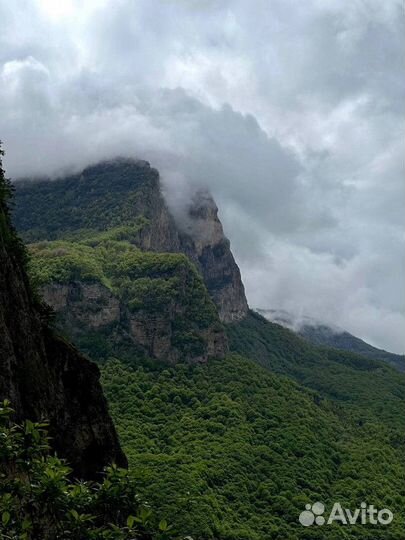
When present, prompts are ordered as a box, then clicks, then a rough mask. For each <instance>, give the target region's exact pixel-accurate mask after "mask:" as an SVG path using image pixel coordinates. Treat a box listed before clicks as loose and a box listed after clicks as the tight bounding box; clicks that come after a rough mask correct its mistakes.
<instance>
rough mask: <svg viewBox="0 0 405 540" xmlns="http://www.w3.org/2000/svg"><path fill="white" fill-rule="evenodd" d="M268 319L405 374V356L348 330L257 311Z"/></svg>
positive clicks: (313, 340) (315, 341)
mask: <svg viewBox="0 0 405 540" xmlns="http://www.w3.org/2000/svg"><path fill="white" fill-rule="evenodd" d="M256 311H257V312H258V313H260V314H261V315H263V316H264V317H265V318H266V319H268V320H270V321H272V322H275V323H278V324H281V326H285V327H286V328H289V329H290V330H293V331H294V332H295V333H296V334H298V335H299V336H301V337H303V338H305V339H307V340H308V341H310V342H311V343H313V344H315V345H321V346H322V345H323V346H326V347H332V348H335V349H339V350H343V351H350V352H353V353H357V354H361V355H362V356H364V357H366V358H371V359H374V360H382V361H384V362H387V363H388V364H390V365H391V366H393V367H395V368H396V369H398V370H399V371H402V372H405V356H404V355H400V354H395V353H391V352H388V351H386V350H384V349H379V348H378V347H374V346H373V345H370V344H369V343H367V342H366V341H364V340H363V339H361V338H358V337H356V336H354V335H353V334H351V333H350V332H347V331H346V330H344V329H342V328H339V327H333V326H331V325H327V324H324V323H322V322H321V321H318V320H316V319H314V318H312V317H303V318H302V319H301V320H300V321H299V323H298V324H297V323H296V322H295V318H294V317H293V315H292V314H291V313H289V312H287V311H284V310H271V309H270V310H269V309H259V308H258V309H256Z"/></svg>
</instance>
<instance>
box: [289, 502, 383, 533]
mask: <svg viewBox="0 0 405 540" xmlns="http://www.w3.org/2000/svg"><path fill="white" fill-rule="evenodd" d="M324 514H325V505H324V504H323V503H321V502H316V503H314V504H306V505H305V510H304V511H303V512H301V514H300V517H299V522H300V523H301V525H303V526H304V527H310V526H311V525H314V524H316V525H325V524H326V525H330V524H331V523H335V522H337V523H341V524H342V525H355V524H359V525H365V524H366V523H370V524H371V525H389V524H390V523H391V521H392V520H393V519H394V514H393V513H392V512H391V510H389V509H388V508H383V509H382V510H378V509H377V508H375V506H374V505H372V504H370V505H368V504H367V503H365V502H362V503H361V505H360V508H356V509H355V510H353V511H352V510H349V509H348V508H343V507H342V505H341V504H340V503H338V502H335V504H334V505H333V508H332V510H331V511H330V514H329V516H328V517H325V516H324Z"/></svg>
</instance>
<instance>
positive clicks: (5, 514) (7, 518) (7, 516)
mask: <svg viewBox="0 0 405 540" xmlns="http://www.w3.org/2000/svg"><path fill="white" fill-rule="evenodd" d="M10 518H11V516H10V512H7V511H5V512H3V514H2V516H1V522H2V523H3V525H4V526H6V525H7V523H8V522H9V521H10Z"/></svg>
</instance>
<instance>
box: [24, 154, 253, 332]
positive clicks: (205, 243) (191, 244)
mask: <svg viewBox="0 0 405 540" xmlns="http://www.w3.org/2000/svg"><path fill="white" fill-rule="evenodd" d="M15 222H16V226H17V228H18V230H19V231H20V232H21V234H22V235H23V237H24V239H26V240H27V241H29V242H33V241H38V240H53V239H60V238H67V237H77V235H78V234H80V231H83V229H86V230H87V231H88V230H89V229H90V230H94V231H102V230H107V229H111V228H113V227H117V226H132V227H134V226H136V228H137V230H136V231H134V230H133V231H132V237H131V242H132V243H133V244H135V245H136V246H138V247H139V248H141V249H142V250H146V251H157V252H183V253H185V254H186V255H187V256H188V257H189V258H190V259H191V260H192V261H193V263H194V264H195V265H196V266H197V268H198V270H199V271H200V272H201V274H202V276H203V279H204V281H205V284H206V287H207V289H208V292H209V294H210V295H211V298H212V299H213V300H214V302H215V304H216V305H217V308H218V311H219V315H220V318H221V320H222V321H225V322H229V321H237V320H241V319H243V318H244V317H245V316H246V314H247V311H248V305H247V301H246V297H245V292H244V287H243V284H242V280H241V276H240V272H239V268H238V266H237V264H236V262H235V260H234V258H233V255H232V253H231V250H230V244H229V240H228V239H227V238H226V237H225V235H224V232H223V229H222V225H221V223H220V221H219V218H218V209H217V207H216V205H215V203H214V201H213V200H212V198H211V197H210V196H209V194H207V193H205V192H198V193H196V194H195V197H194V200H192V201H190V206H189V208H188V210H187V220H186V225H185V226H184V224H182V226H181V227H179V226H178V224H176V222H175V220H174V218H173V217H172V215H171V213H170V211H169V209H168V207H167V205H166V203H165V200H164V198H163V196H162V194H161V186H160V181H159V174H158V172H157V171H156V170H155V169H153V168H151V167H150V165H149V164H148V163H147V162H144V161H134V160H129V159H117V160H114V161H109V162H104V163H100V164H98V165H95V166H91V167H88V168H86V169H85V170H84V171H82V172H81V173H79V174H77V175H73V176H70V177H68V178H63V179H59V180H57V181H49V180H42V181H37V182H33V181H25V182H19V183H18V184H17V192H16V210H15Z"/></svg>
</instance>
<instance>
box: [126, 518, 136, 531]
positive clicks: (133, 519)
mask: <svg viewBox="0 0 405 540" xmlns="http://www.w3.org/2000/svg"><path fill="white" fill-rule="evenodd" d="M134 523H135V517H134V516H128V518H127V527H129V528H130V529H132V527H133V526H134Z"/></svg>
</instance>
